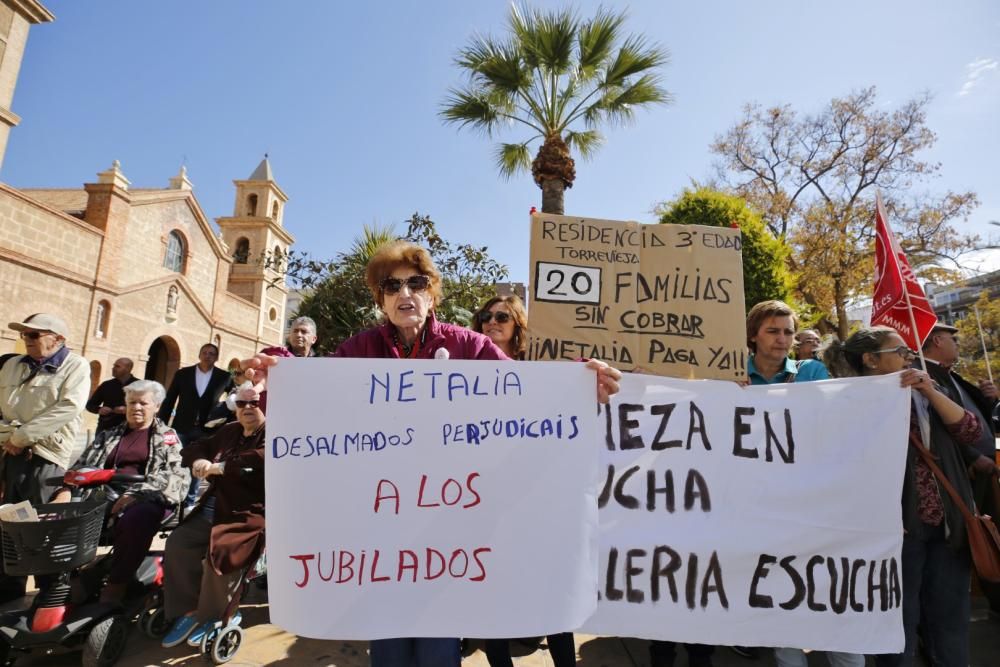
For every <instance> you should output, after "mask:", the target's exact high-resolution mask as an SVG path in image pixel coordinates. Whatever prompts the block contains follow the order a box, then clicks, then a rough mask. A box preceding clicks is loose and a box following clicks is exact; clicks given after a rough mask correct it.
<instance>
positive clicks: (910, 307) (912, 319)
mask: <svg viewBox="0 0 1000 667" xmlns="http://www.w3.org/2000/svg"><path fill="white" fill-rule="evenodd" d="M886 224H888V223H886ZM903 294H904V295H905V296H906V312H907V313H909V314H910V326H911V327H913V340H915V341H917V354H918V355H919V356H920V367H921V368H922V369H924V370H925V371H926V370H927V360H926V359H924V341H922V340H920V338H919V334H918V333H917V318H915V317H914V316H913V304H911V303H910V290H909V289H908V288H907V287H906V281H905V280H904V281H903ZM932 331H933V329H932Z"/></svg>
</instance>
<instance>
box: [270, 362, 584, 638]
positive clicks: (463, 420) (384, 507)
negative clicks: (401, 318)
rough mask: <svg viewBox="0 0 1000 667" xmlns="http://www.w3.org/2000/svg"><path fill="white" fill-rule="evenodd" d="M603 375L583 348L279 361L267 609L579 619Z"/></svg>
mask: <svg viewBox="0 0 1000 667" xmlns="http://www.w3.org/2000/svg"><path fill="white" fill-rule="evenodd" d="M595 386H596V384H595V377H594V373H593V371H591V370H589V369H587V368H586V367H585V366H584V364H581V363H558V362H553V363H524V362H486V361H456V360H449V361H429V360H428V361H401V360H395V359H394V360H386V359H281V360H280V361H279V363H278V365H277V366H276V367H275V368H274V369H273V370H272V371H271V373H270V377H269V379H268V405H267V407H268V420H267V443H268V445H267V467H266V470H267V487H266V490H267V559H268V595H269V598H270V604H271V619H272V622H274V623H276V624H277V625H280V626H281V627H283V628H285V629H287V630H288V631H290V632H292V633H294V634H297V635H302V636H306V637H316V638H327V639H380V638H386V637H461V636H466V637H517V636H524V635H533V634H546V633H550V632H558V631H563V630H567V629H571V628H575V627H577V626H579V625H580V624H581V623H582V622H583V621H584V619H586V618H587V617H588V616H589V615H590V614H591V613H593V611H594V609H595V606H596V599H595V596H594V586H595V582H596V577H597V499H596V497H595V489H596V488H597V487H598V485H599V475H598V468H597V465H598V457H599V452H598V451H597V449H596V448H595V446H594V443H595V442H597V441H598V440H599V438H600V430H599V429H600V425H599V422H598V420H597V417H598V415H597V411H596V409H595V405H596V403H595Z"/></svg>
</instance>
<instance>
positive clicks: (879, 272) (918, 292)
mask: <svg viewBox="0 0 1000 667" xmlns="http://www.w3.org/2000/svg"><path fill="white" fill-rule="evenodd" d="M876 324H884V325H885V326H888V327H892V328H893V329H895V330H896V331H897V332H899V335H900V336H901V337H902V338H903V340H904V341H905V342H906V344H907V345H908V346H910V348H911V349H913V350H919V349H920V348H921V346H922V345H923V342H924V340H926V338H927V336H928V335H929V334H930V332H931V329H933V328H934V325H935V324H937V315H935V314H934V309H933V308H931V305H930V304H929V303H928V302H927V297H926V296H925V295H924V290H923V289H921V287H920V284H919V283H917V276H916V274H914V273H913V269H911V268H910V263H909V262H908V261H906V255H904V254H903V250H902V249H901V248H900V247H899V244H898V243H896V237H894V236H893V235H892V230H891V229H889V224H888V222H886V216H885V209H883V208H882V198H881V197H876V200H875V293H874V295H873V296H872V325H876Z"/></svg>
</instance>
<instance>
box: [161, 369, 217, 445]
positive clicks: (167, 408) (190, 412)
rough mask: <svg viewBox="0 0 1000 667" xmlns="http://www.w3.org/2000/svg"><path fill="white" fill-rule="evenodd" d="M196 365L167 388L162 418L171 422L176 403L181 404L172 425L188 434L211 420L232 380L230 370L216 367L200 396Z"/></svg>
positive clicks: (185, 370)
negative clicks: (215, 408)
mask: <svg viewBox="0 0 1000 667" xmlns="http://www.w3.org/2000/svg"><path fill="white" fill-rule="evenodd" d="M195 368H197V366H187V367H186V368H182V369H180V370H179V371H177V372H176V373H175V374H174V379H173V381H172V382H171V383H170V389H169V390H167V398H166V399H165V400H164V401H163V405H162V406H160V413H159V417H160V420H161V421H163V422H164V423H167V422H168V421H169V420H170V413H171V412H174V404H175V403H176V404H177V411H176V413H175V414H174V421H173V423H172V424H171V426H173V427H174V430H175V431H177V433H179V434H181V435H182V436H185V437H187V436H189V435H191V434H192V433H197V432H198V431H199V429H201V427H202V426H203V425H204V424H205V422H206V421H207V420H208V413H209V412H211V411H212V408H214V407H215V404H216V403H218V402H219V397H220V396H221V395H222V392H223V391H224V390H225V388H226V386H227V385H228V383H229V373H227V372H226V371H224V370H222V369H221V368H213V369H212V377H211V378H210V379H209V381H208V387H207V388H206V389H205V393H204V394H202V395H201V396H198V387H197V385H196V384H195Z"/></svg>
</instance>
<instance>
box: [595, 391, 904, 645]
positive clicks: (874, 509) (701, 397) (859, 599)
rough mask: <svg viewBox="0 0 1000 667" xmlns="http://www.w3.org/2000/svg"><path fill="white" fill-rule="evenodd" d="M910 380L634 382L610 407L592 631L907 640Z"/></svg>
mask: <svg viewBox="0 0 1000 667" xmlns="http://www.w3.org/2000/svg"><path fill="white" fill-rule="evenodd" d="M909 409H910V391H909V390H907V389H902V388H900V386H899V376H898V375H887V376H879V377H874V378H858V379H847V380H830V381H825V382H809V383H801V384H780V385H770V386H761V387H746V388H742V387H740V386H738V385H737V384H735V383H732V382H717V381H707V380H706V381H682V380H673V379H669V378H662V377H653V376H648V375H631V376H627V377H625V378H624V381H623V383H622V390H621V392H620V393H619V394H618V395H616V396H615V397H614V400H613V402H612V404H611V405H610V406H609V408H608V409H607V410H606V411H605V414H604V418H605V437H604V438H602V448H603V450H604V457H603V458H604V464H603V466H602V468H603V470H604V472H605V474H606V481H605V484H604V486H603V490H602V492H601V494H600V496H599V504H600V507H601V509H600V522H601V571H600V581H599V584H598V588H599V592H600V596H601V601H600V602H599V604H598V610H597V613H596V614H595V615H594V617H593V618H591V619H589V620H588V621H587V623H585V624H584V626H583V627H584V630H585V631H586V632H590V633H595V634H604V635H619V636H626V637H643V638H647V639H666V640H674V641H682V642H691V643H699V644H712V645H737V646H787V647H798V648H806V649H817V650H834V651H846V652H855V653H896V652H899V651H901V650H902V648H903V630H902V608H901V605H902V599H901V593H902V586H901V579H902V570H901V567H900V549H901V547H902V540H903V528H902V518H901V515H902V512H901V508H900V497H901V495H902V479H903V469H904V461H905V459H906V449H907V432H908V428H909Z"/></svg>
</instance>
